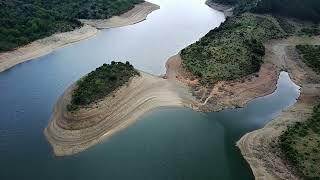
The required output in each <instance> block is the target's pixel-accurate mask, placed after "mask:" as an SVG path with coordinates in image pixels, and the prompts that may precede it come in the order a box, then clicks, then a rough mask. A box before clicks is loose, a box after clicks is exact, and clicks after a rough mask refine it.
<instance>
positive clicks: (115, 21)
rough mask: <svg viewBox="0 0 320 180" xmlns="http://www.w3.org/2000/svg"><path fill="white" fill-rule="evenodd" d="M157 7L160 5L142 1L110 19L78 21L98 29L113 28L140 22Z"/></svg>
mask: <svg viewBox="0 0 320 180" xmlns="http://www.w3.org/2000/svg"><path fill="white" fill-rule="evenodd" d="M158 9H160V6H158V5H155V4H152V3H150V2H144V3H142V4H138V5H136V6H135V7H134V8H133V9H132V10H130V11H128V12H126V13H124V14H122V15H120V16H114V17H112V18H110V19H101V20H100V19H80V21H81V22H82V23H84V24H88V25H91V26H93V27H96V28H98V29H106V28H115V27H121V26H127V25H132V24H136V23H138V22H141V21H143V20H145V19H146V18H147V16H148V14H150V13H151V12H153V11H155V10H158Z"/></svg>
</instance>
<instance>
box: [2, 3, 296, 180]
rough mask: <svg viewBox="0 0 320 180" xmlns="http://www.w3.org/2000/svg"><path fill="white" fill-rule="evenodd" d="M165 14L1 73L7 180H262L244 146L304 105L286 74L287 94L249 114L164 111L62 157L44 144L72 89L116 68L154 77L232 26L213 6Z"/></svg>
mask: <svg viewBox="0 0 320 180" xmlns="http://www.w3.org/2000/svg"><path fill="white" fill-rule="evenodd" d="M151 2H153V3H156V4H159V5H160V6H161V9H160V10H158V11H155V12H153V13H152V14H151V15H149V16H148V18H147V20H146V21H144V22H142V23H139V24H135V25H132V26H127V27H122V28H116V29H109V30H103V31H101V32H100V33H99V34H98V35H97V36H96V37H95V38H92V39H89V40H86V41H82V42H79V43H76V44H74V45H71V46H67V47H65V48H62V49H59V50H57V51H55V52H53V53H51V54H49V55H47V56H44V57H41V58H37V59H35V60H34V61H30V62H27V63H23V64H21V65H18V66H16V67H14V68H12V69H10V70H8V71H5V72H3V73H0V162H1V163H0V179H1V180H7V179H9V180H11V179H21V178H24V179H32V180H37V179H39V180H42V179H69V180H70V179H77V180H80V179H110V180H122V179H137V180H138V179H139V180H141V179H153V180H157V179H159V180H164V179H168V180H169V179H170V180H171V179H174V180H177V179H190V180H195V179H252V178H253V177H252V174H251V171H250V169H249V168H248V166H247V164H246V163H245V161H244V160H243V159H242V158H241V156H240V153H239V151H238V150H237V148H236V147H235V142H236V141H237V140H238V139H239V138H240V137H241V135H243V134H244V133H246V132H248V131H251V130H254V129H257V128H259V127H262V126H263V125H264V124H265V123H267V122H268V121H269V120H270V119H272V117H274V116H276V114H277V113H279V112H281V110H283V109H285V108H287V107H288V106H289V105H292V104H293V103H294V102H295V99H296V98H297V97H298V95H299V91H298V87H297V86H295V85H294V84H293V83H292V82H291V81H290V79H289V77H288V74H286V73H281V76H280V78H279V83H278V89H277V91H276V92H275V93H273V94H272V95H269V96H266V97H262V98H258V99H256V100H254V101H252V102H250V103H249V105H248V106H247V107H245V108H242V109H236V110H226V111H223V112H219V113H197V112H193V111H192V110H190V109H186V108H162V109H159V110H157V111H155V112H152V113H148V114H146V115H144V116H143V117H141V118H140V120H139V121H137V123H135V124H134V125H132V126H131V127H129V128H128V129H126V130H124V131H121V132H119V133H117V134H116V135H114V136H113V137H112V138H111V139H109V140H108V141H107V142H105V143H103V144H100V145H97V146H95V147H94V148H91V149H89V150H88V151H86V152H84V153H80V154H77V155H74V156H69V157H63V158H57V157H54V156H53V154H52V150H51V147H50V146H49V144H48V143H47V142H46V140H45V137H44V136H43V129H44V128H45V127H46V125H47V123H48V120H49V117H50V114H51V111H52V108H53V106H54V103H55V102H56V100H57V98H58V96H59V95H60V94H62V92H63V91H64V89H65V88H67V87H68V86H69V85H70V84H71V83H72V82H74V81H75V80H77V79H78V78H80V77H81V76H83V75H84V74H86V73H88V72H90V71H92V70H93V69H95V68H96V67H98V66H100V65H101V64H103V63H105V62H110V61H111V60H122V61H126V60H130V61H131V62H132V63H133V64H134V65H135V66H136V67H137V68H138V69H141V70H143V71H147V72H150V73H153V74H162V73H164V71H165V66H164V64H165V61H166V60H167V59H168V58H169V57H170V56H172V55H174V54H176V53H177V52H178V51H179V50H181V49H182V48H184V47H185V46H187V45H188V44H190V43H193V42H195V41H196V40H197V39H199V38H200V37H202V36H203V35H205V34H206V33H207V32H208V31H209V30H210V29H212V28H214V27H217V26H219V24H220V23H221V22H223V21H224V16H223V14H222V13H220V12H217V11H215V10H212V9H210V8H209V7H207V6H206V5H205V4H204V0H152V1H151Z"/></svg>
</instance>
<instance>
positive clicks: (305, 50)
mask: <svg viewBox="0 0 320 180" xmlns="http://www.w3.org/2000/svg"><path fill="white" fill-rule="evenodd" d="M296 48H297V49H298V51H299V53H300V54H301V55H302V57H303V62H304V63H306V64H307V65H308V66H310V67H311V68H312V69H313V70H314V71H315V72H318V73H320V45H297V46H296Z"/></svg>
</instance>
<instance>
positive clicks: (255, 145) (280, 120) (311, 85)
mask: <svg viewBox="0 0 320 180" xmlns="http://www.w3.org/2000/svg"><path fill="white" fill-rule="evenodd" d="M319 40H320V38H319V37H313V38H306V37H303V38H299V37H291V38H288V39H282V40H273V41H270V42H268V43H267V44H266V45H265V47H266V49H267V50H268V51H269V53H268V54H269V56H271V57H273V59H274V60H276V62H277V63H278V65H279V66H282V68H284V69H286V70H287V71H288V73H289V75H290V77H291V79H292V80H293V81H294V82H295V83H296V84H298V85H300V86H301V94H300V97H299V99H298V101H297V103H296V104H295V105H293V106H292V107H290V108H289V109H287V110H285V111H283V112H282V113H281V114H280V115H279V116H278V117H277V118H275V119H273V120H272V121H271V122H269V123H268V124H267V125H266V126H265V127H264V128H262V129H259V130H256V131H253V132H250V133H247V134H246V135H244V136H243V137H242V138H241V139H240V140H239V141H238V142H237V146H238V147H239V148H240V150H241V153H242V155H243V156H244V158H245V159H246V161H247V162H248V163H249V165H250V167H251V169H252V171H253V174H254V176H255V178H256V179H259V180H271V179H293V180H294V179H300V178H299V176H297V174H296V173H295V168H294V167H292V165H291V164H290V163H289V162H287V160H286V159H285V157H284V155H283V154H282V153H281V149H280V148H279V143H278V139H279V136H280V135H281V134H282V132H283V131H285V130H286V129H287V126H288V125H292V124H294V123H295V122H298V121H300V122H303V121H305V120H307V119H308V117H310V115H311V113H312V108H313V106H314V105H316V104H317V103H318V102H319V101H320V75H318V74H316V73H315V72H313V71H312V70H311V69H310V68H309V67H307V66H306V65H305V64H304V63H303V62H302V60H301V57H300V56H299V55H298V53H297V52H296V50H295V45H296V44H300V43H302V44H304V43H306V44H320V41H319Z"/></svg>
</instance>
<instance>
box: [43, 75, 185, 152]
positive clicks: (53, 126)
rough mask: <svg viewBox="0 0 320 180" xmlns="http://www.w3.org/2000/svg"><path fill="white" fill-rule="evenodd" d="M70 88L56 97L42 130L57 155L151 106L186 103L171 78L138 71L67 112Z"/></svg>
mask: <svg viewBox="0 0 320 180" xmlns="http://www.w3.org/2000/svg"><path fill="white" fill-rule="evenodd" d="M74 88H75V85H72V86H71V87H69V88H68V89H67V90H66V91H65V93H64V94H63V95H62V96H61V97H60V98H59V100H58V102H57V104H56V106H55V108H54V111H53V114H52V117H51V120H50V123H49V125H48V127H47V128H46V129H45V131H44V132H45V135H46V137H47V139H48V141H49V142H50V144H51V145H52V146H53V150H54V153H55V154H56V155H58V156H63V155H71V154H74V153H78V152H81V151H84V150H85V149H87V148H89V147H91V146H93V145H95V144H97V143H99V142H101V141H103V140H105V139H106V138H108V137H110V136H111V135H112V134H113V133H115V132H117V131H119V130H121V129H123V128H126V127H127V126H128V125H130V124H131V123H133V122H135V120H137V119H138V118H139V117H140V116H141V115H143V114H145V113H146V112H149V111H151V110H153V109H155V108H159V107H163V106H166V107H168V106H169V107H170V106H177V107H179V106H183V105H186V104H188V102H186V101H184V100H183V99H182V98H181V97H180V96H179V94H178V93H177V92H179V90H177V88H178V89H179V87H177V85H176V84H174V83H173V82H170V81H168V80H165V79H162V78H159V77H157V76H153V75H150V74H147V73H141V76H139V77H134V78H132V79H131V80H130V82H129V83H128V85H125V86H122V87H121V88H120V89H118V90H117V91H116V92H114V93H113V94H111V95H109V96H107V97H105V98H104V99H102V100H101V101H99V102H97V103H93V104H91V105H89V106H87V107H85V108H81V109H80V110H79V111H77V112H74V113H71V112H68V111H67V109H66V106H67V104H69V102H70V100H71V94H72V91H73V89H74Z"/></svg>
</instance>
